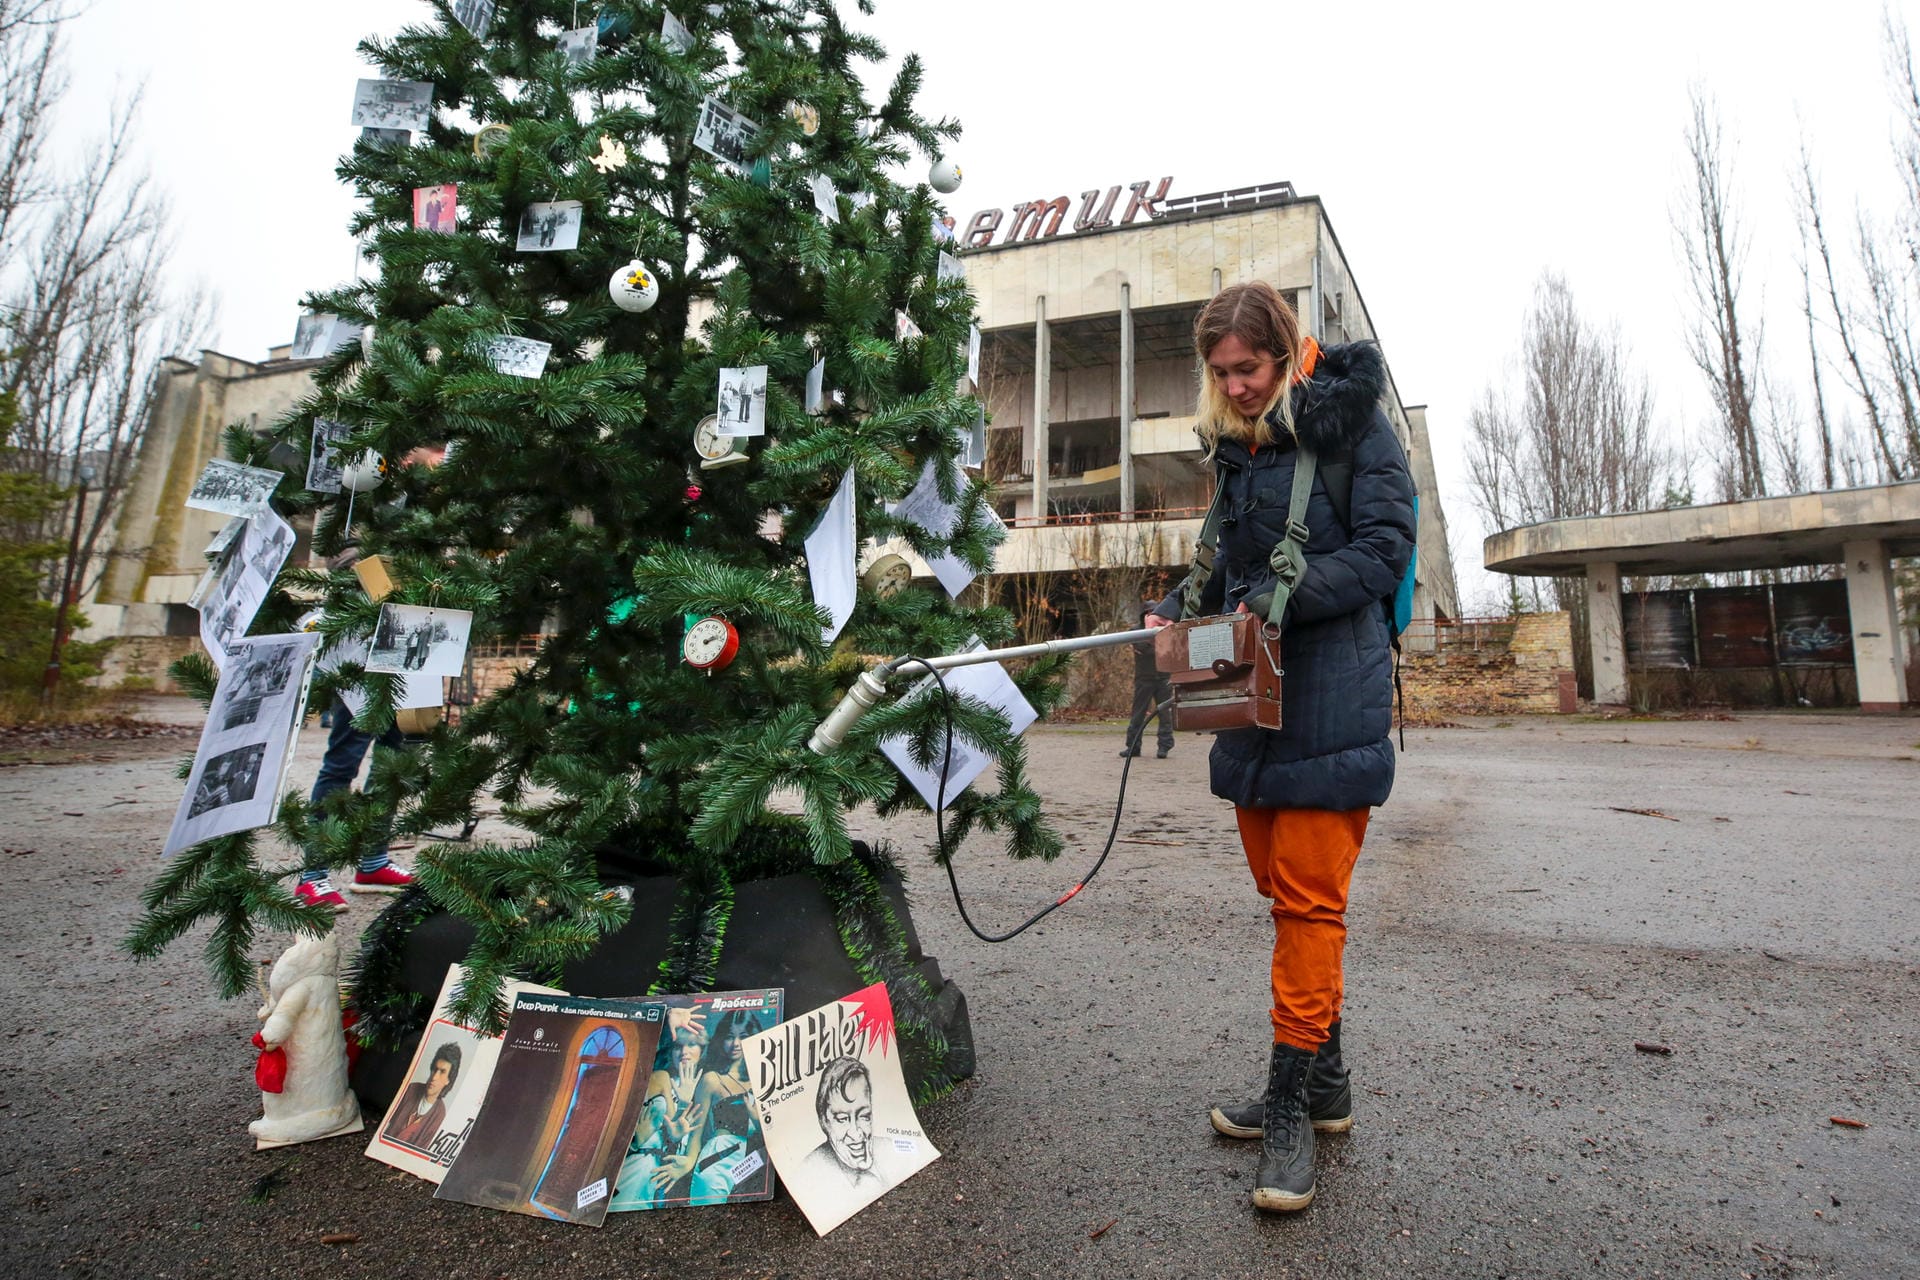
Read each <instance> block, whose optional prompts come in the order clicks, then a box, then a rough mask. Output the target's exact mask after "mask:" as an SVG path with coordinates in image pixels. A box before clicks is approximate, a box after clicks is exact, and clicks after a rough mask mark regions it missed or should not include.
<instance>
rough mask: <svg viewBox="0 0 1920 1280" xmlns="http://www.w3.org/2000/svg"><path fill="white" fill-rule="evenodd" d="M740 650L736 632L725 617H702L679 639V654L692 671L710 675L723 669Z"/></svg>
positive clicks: (738, 637)
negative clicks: (683, 637) (684, 636)
mask: <svg viewBox="0 0 1920 1280" xmlns="http://www.w3.org/2000/svg"><path fill="white" fill-rule="evenodd" d="M739 652H740V633H739V632H738V631H735V630H734V629H733V624H732V623H731V622H728V621H727V620H726V619H725V618H702V619H700V621H698V622H696V623H694V624H693V625H692V626H690V627H688V628H687V634H686V638H685V639H683V640H681V642H680V656H681V657H683V658H685V659H686V660H687V665H688V666H690V667H692V668H693V669H694V670H696V671H704V672H706V673H707V674H708V675H712V674H713V673H714V672H716V671H722V670H725V668H726V666H727V664H728V663H730V662H732V661H733V656H734V655H735V654H736V653H739Z"/></svg>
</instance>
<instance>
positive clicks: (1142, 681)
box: [1120, 596, 1173, 760]
mask: <svg viewBox="0 0 1920 1280" xmlns="http://www.w3.org/2000/svg"><path fill="white" fill-rule="evenodd" d="M1153 604H1154V600H1153V598H1152V597H1151V596H1149V597H1147V599H1145V600H1144V601H1142V602H1141V605H1140V614H1141V619H1142V621H1141V624H1140V625H1141V626H1146V625H1147V623H1146V621H1145V619H1146V617H1147V616H1148V613H1147V611H1148V610H1149V609H1151V608H1152V607H1153ZM1172 697H1173V682H1172V681H1171V680H1170V679H1169V678H1168V676H1167V673H1166V672H1164V671H1162V670H1160V668H1159V667H1158V666H1157V665H1156V664H1155V663H1154V660H1153V646H1152V645H1151V644H1136V645H1134V646H1133V718H1132V719H1131V720H1129V721H1127V745H1125V746H1124V747H1121V748H1120V754H1121V755H1123V756H1137V755H1139V754H1140V744H1141V738H1142V737H1143V736H1144V735H1145V733H1146V729H1147V717H1148V716H1152V717H1154V718H1155V720H1156V721H1157V722H1158V728H1157V733H1158V735H1159V750H1157V751H1155V752H1154V753H1153V756H1154V759H1156V760H1165V759H1166V758H1167V752H1169V751H1171V750H1173V708H1172V707H1170V706H1168V705H1167V700H1168V699H1170V698H1172Z"/></svg>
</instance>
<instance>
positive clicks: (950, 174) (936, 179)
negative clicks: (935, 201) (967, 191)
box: [927, 157, 960, 196]
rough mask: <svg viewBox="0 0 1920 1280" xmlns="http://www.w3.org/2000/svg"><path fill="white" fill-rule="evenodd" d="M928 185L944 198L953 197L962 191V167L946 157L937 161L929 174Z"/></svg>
mask: <svg viewBox="0 0 1920 1280" xmlns="http://www.w3.org/2000/svg"><path fill="white" fill-rule="evenodd" d="M927 185H928V186H930V187H932V188H933V189H934V190H935V191H938V192H939V193H940V194H941V195H943V196H950V195H952V194H953V193H954V192H956V191H958V190H959V189H960V166H959V165H957V164H955V163H954V162H953V161H951V160H948V159H946V158H945V157H942V158H941V159H939V160H935V161H934V162H933V168H932V169H931V170H929V171H928V172H927Z"/></svg>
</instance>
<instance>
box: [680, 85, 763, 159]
mask: <svg viewBox="0 0 1920 1280" xmlns="http://www.w3.org/2000/svg"><path fill="white" fill-rule="evenodd" d="M759 132H760V126H759V125H757V124H755V123H754V122H753V121H751V120H749V119H747V118H746V117H745V116H743V115H741V114H740V113H739V112H738V111H735V110H734V109H733V108H732V107H729V106H728V105H727V104H726V103H724V102H722V101H720V100H719V99H718V98H715V97H712V96H708V97H707V98H706V99H705V100H704V101H703V102H701V104H700V122H699V123H698V124H697V125H695V126H694V130H693V145H694V146H696V147H698V148H700V149H701V150H702V151H704V152H706V153H707V154H708V155H710V156H712V157H713V158H714V159H716V160H719V161H721V162H722V163H724V164H728V165H731V166H732V167H733V168H735V169H740V170H744V169H745V168H746V167H747V164H748V159H747V151H748V148H749V147H750V146H751V145H752V143H753V139H754V135H756V134H758V133H759Z"/></svg>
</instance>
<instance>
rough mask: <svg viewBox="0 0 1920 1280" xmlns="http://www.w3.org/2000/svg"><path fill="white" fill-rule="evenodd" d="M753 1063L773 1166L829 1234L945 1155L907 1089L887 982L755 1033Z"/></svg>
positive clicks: (818, 1228)
mask: <svg viewBox="0 0 1920 1280" xmlns="http://www.w3.org/2000/svg"><path fill="white" fill-rule="evenodd" d="M747 1067H748V1070H749V1071H750V1072H751V1074H752V1079H753V1092H754V1101H755V1102H756V1103H757V1104H758V1105H759V1108H760V1121H761V1123H762V1124H763V1125H765V1126H766V1134H767V1151H768V1154H770V1155H771V1156H772V1157H773V1166H774V1168H775V1169H777V1170H778V1171H779V1173H780V1180H781V1181H782V1182H784V1183H786V1184H787V1192H788V1194H790V1195H791V1196H792V1197H793V1202H794V1203H795V1204H797V1205H799V1206H800V1211H801V1212H802V1213H804V1214H806V1215H807V1221H808V1222H809V1223H811V1224H812V1226H813V1229H814V1230H815V1231H816V1232H818V1233H819V1234H821V1235H823V1236H824V1235H826V1234H827V1233H828V1232H829V1231H831V1230H833V1229H834V1228H835V1227H837V1226H839V1225H840V1224H841V1223H843V1222H845V1221H846V1220H847V1219H848V1218H851V1217H852V1216H853V1215H854V1214H856V1213H858V1212H860V1210H862V1209H864V1208H866V1207H867V1206H868V1205H870V1204H872V1203H873V1202H874V1201H875V1200H878V1199H879V1198H880V1197H881V1196H883V1195H885V1194H886V1193H887V1192H888V1191H890V1190H892V1189H893V1188H894V1187H897V1186H899V1185H900V1184H901V1183H902V1182H905V1181H906V1180H907V1179H908V1178H910V1177H912V1176H913V1175H914V1174H916V1173H918V1172H919V1171H920V1170H922V1169H924V1168H926V1167H927V1166H928V1165H930V1164H932V1163H933V1162H934V1161H935V1160H937V1159H939V1158H940V1152H939V1151H938V1150H936V1149H935V1148H934V1145H933V1143H931V1142H929V1141H928V1140H927V1135H926V1132H925V1131H924V1130H923V1129H922V1128H921V1127H920V1117H919V1116H917V1115H916V1114H914V1110H913V1100H912V1098H911V1097H910V1096H909V1095H908V1093H907V1082H906V1078H905V1077H904V1076H903V1075H902V1074H901V1071H900V1042H899V1039H898V1038H897V1037H896V1036H895V1034H894V1021H893V1004H892V1002H891V1001H890V1000H888V998H887V988H886V984H884V983H879V982H876V983H874V984H873V985H872V986H870V987H867V988H865V989H863V990H860V991H856V992H854V993H853V994H852V995H850V996H847V997H845V998H844V999H840V1000H835V1001H834V1002H833V1003H831V1004H827V1005H822V1006H821V1007H820V1008H818V1009H815V1010H813V1011H812V1012H811V1013H807V1014H804V1015H802V1016H800V1017H797V1018H794V1019H792V1020H791V1021H788V1022H783V1023H781V1024H780V1025H779V1026H777V1027H775V1028H773V1030H771V1031H767V1032H764V1033H762V1034H760V1035H757V1036H755V1037H754V1038H753V1039H752V1040H751V1041H749V1042H748V1044H747Z"/></svg>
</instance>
